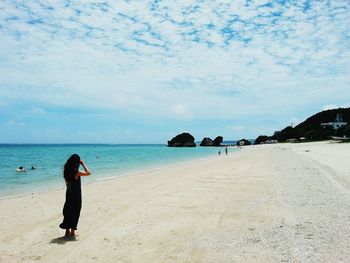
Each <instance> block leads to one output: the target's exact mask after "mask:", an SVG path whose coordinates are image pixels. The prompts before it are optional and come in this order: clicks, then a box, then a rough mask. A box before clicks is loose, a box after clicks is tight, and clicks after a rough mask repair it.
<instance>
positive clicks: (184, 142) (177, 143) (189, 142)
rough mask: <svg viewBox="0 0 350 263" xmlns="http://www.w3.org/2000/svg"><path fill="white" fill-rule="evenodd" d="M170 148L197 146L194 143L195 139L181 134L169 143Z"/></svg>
mask: <svg viewBox="0 0 350 263" xmlns="http://www.w3.org/2000/svg"><path fill="white" fill-rule="evenodd" d="M168 146H169V147H196V144H195V142H194V137H193V136H192V135H191V134H189V133H187V132H184V133H181V134H178V135H176V136H175V137H174V138H172V139H171V140H170V141H168Z"/></svg>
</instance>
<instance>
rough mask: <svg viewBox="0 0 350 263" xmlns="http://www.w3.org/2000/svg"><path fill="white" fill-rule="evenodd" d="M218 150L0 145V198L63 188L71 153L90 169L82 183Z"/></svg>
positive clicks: (152, 146) (123, 174)
mask: <svg viewBox="0 0 350 263" xmlns="http://www.w3.org/2000/svg"><path fill="white" fill-rule="evenodd" d="M219 150H221V151H222V149H220V148H215V147H195V148H172V147H166V146H165V145H87V144H84V145H73V144H69V145H68V144H67V145H0V197H7V196H14V195H22V194H29V193H33V192H40V191H46V190H50V189H54V188H62V187H64V186H65V184H64V180H63V166H64V164H65V162H66V160H67V159H68V158H69V157H70V156H71V155H72V154H73V153H77V154H79V155H80V157H81V158H82V159H83V160H84V161H85V162H86V164H87V166H88V167H89V169H90V170H91V172H92V176H88V177H84V178H83V180H82V182H83V184H86V183H91V182H94V181H98V180H104V179H107V178H110V177H120V176H125V175H132V174H133V173H136V172H139V171H142V170H148V169H156V168H158V167H162V166H165V165H168V164H173V163H176V162H181V161H190V160H193V159H198V158H206V157H209V156H214V155H217V152H218V151H219ZM232 150H233V149H230V151H232ZM20 166H23V167H25V168H26V172H25V173H17V172H16V169H17V168H18V167H20ZM32 166H34V167H35V169H34V170H31V167H32Z"/></svg>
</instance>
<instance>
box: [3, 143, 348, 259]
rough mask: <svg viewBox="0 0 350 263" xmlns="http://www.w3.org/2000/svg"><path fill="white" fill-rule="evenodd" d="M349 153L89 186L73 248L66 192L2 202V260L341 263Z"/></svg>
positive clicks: (248, 156) (238, 160)
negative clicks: (65, 218) (65, 227)
mask: <svg viewBox="0 0 350 263" xmlns="http://www.w3.org/2000/svg"><path fill="white" fill-rule="evenodd" d="M349 153H350V145H349V144H347V145H345V144H329V143H328V144H327V143H307V144H303V145H300V144H298V145H295V144H279V145H278V144H276V145H261V146H260V145H259V146H256V147H255V146H253V147H243V150H242V151H237V152H235V153H234V154H230V155H228V156H221V157H219V156H217V158H211V159H209V160H203V161H200V160H196V161H192V162H189V163H186V164H182V165H176V164H175V165H173V166H172V167H165V168H162V169H158V170H151V171H147V172H141V173H139V174H136V175H133V176H128V177H123V178H117V179H115V180H114V179H113V180H107V181H99V182H96V183H92V184H88V185H85V186H83V188H82V190H83V207H82V211H81V217H80V221H79V225H78V234H79V236H78V237H77V239H76V240H74V242H72V241H73V240H65V239H64V238H62V236H63V234H64V233H63V231H62V230H60V229H59V228H58V224H59V223H60V222H61V220H62V207H63V203H64V189H62V190H56V191H49V192H46V193H38V194H35V195H32V196H23V197H18V198H12V199H2V200H0V209H1V210H2V211H6V212H5V213H3V215H2V216H1V217H0V220H1V221H0V231H1V232H2V233H4V234H3V235H2V236H1V237H0V244H1V245H0V261H1V262H2V261H4V262H18V261H25V262H28V261H36V262H62V261H68V262H75V261H76V262H80V261H84V262H96V261H100V262H140V263H141V262H142V263H153V262H170V263H172V262H174V263H175V262H283V261H285V262H346V259H348V258H349V257H350V244H349V242H348V236H349V235H350V221H349V220H348V219H349V214H350V175H349V173H348V171H349V170H350V164H348V163H347V161H346V160H345V158H341V157H344V156H348V154H349ZM8 226H11V228H10V229H9V227H8Z"/></svg>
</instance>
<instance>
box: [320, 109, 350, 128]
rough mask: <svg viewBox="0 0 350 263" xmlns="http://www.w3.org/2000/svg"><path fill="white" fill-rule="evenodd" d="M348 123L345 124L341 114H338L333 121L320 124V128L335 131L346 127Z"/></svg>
mask: <svg viewBox="0 0 350 263" xmlns="http://www.w3.org/2000/svg"><path fill="white" fill-rule="evenodd" d="M347 124H348V123H347V122H344V121H343V116H342V114H341V113H338V114H337V117H336V118H335V120H334V121H333V122H324V123H321V126H322V127H323V128H326V127H332V128H333V129H335V130H337V129H339V128H340V127H343V126H345V125H347Z"/></svg>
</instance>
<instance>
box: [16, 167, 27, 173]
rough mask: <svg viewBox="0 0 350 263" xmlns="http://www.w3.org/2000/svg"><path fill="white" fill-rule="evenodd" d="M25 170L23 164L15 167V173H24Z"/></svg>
mask: <svg viewBox="0 0 350 263" xmlns="http://www.w3.org/2000/svg"><path fill="white" fill-rule="evenodd" d="M25 171H26V168H24V167H23V166H20V167H18V168H17V169H16V172H17V173H24V172H25Z"/></svg>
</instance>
